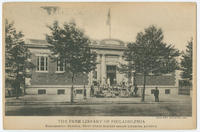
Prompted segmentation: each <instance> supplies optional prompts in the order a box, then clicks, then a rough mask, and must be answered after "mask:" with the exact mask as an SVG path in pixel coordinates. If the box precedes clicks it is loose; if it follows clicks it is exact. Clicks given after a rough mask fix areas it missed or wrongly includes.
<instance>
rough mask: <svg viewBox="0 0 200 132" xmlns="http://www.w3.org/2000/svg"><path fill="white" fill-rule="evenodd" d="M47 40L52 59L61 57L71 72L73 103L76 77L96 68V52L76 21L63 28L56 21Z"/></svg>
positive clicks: (67, 69)
mask: <svg viewBox="0 0 200 132" xmlns="http://www.w3.org/2000/svg"><path fill="white" fill-rule="evenodd" d="M48 27H49V29H50V30H51V34H50V35H46V40H47V42H48V43H49V44H50V46H49V49H50V50H51V51H52V57H51V58H52V60H54V61H55V60H57V59H61V60H62V61H63V62H64V64H65V65H64V66H65V69H66V71H65V72H68V73H71V80H72V87H71V103H73V85H74V78H75V77H76V75H79V74H87V73H89V72H90V71H92V70H93V69H95V68H96V53H95V52H92V51H91V49H90V46H89V44H90V43H91V42H90V40H89V38H88V37H86V36H85V35H84V33H83V31H81V30H80V29H79V28H78V27H77V26H76V24H75V23H65V24H64V25H63V28H61V27H60V26H59V25H58V22H57V21H55V22H54V23H53V25H52V26H48Z"/></svg>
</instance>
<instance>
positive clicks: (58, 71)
mask: <svg viewBox="0 0 200 132" xmlns="http://www.w3.org/2000/svg"><path fill="white" fill-rule="evenodd" d="M61 62H62V61H60V59H59V58H58V59H57V61H56V73H64V72H65V62H63V70H62V71H61V70H60V69H61Z"/></svg>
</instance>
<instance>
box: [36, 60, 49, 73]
mask: <svg viewBox="0 0 200 132" xmlns="http://www.w3.org/2000/svg"><path fill="white" fill-rule="evenodd" d="M37 71H48V57H47V56H38V57H37Z"/></svg>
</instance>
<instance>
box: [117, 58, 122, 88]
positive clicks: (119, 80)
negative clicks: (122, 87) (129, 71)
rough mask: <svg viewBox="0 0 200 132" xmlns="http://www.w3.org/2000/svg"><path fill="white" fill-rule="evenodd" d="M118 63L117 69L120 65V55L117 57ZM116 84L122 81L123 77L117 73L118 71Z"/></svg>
mask: <svg viewBox="0 0 200 132" xmlns="http://www.w3.org/2000/svg"><path fill="white" fill-rule="evenodd" d="M118 60H119V61H118V65H117V66H118V67H120V64H122V56H121V55H120V56H119V59H118ZM116 79H117V83H118V84H119V83H120V82H121V81H122V79H123V75H122V73H119V71H117V78H116Z"/></svg>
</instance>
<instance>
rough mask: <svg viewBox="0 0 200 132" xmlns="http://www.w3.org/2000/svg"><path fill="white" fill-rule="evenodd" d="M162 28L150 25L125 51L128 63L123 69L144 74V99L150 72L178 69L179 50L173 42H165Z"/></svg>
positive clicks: (167, 71) (155, 73)
mask: <svg viewBox="0 0 200 132" xmlns="http://www.w3.org/2000/svg"><path fill="white" fill-rule="evenodd" d="M163 38H164V35H163V32H162V30H161V29H160V28H159V29H158V28H157V27H155V26H149V27H148V28H146V29H145V30H144V32H140V33H138V34H137V37H136V42H132V43H128V45H127V48H126V50H125V51H124V55H123V57H124V59H125V61H127V64H123V65H122V69H123V70H124V71H125V72H126V73H129V74H130V72H132V71H134V72H135V73H136V74H142V75H143V92H142V101H144V100H145V85H146V76H148V75H149V74H153V75H160V74H165V73H170V72H173V71H174V70H176V69H178V63H177V61H176V57H177V56H179V51H178V50H177V49H175V48H174V46H172V45H171V44H169V45H167V44H166V43H164V42H163Z"/></svg>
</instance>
